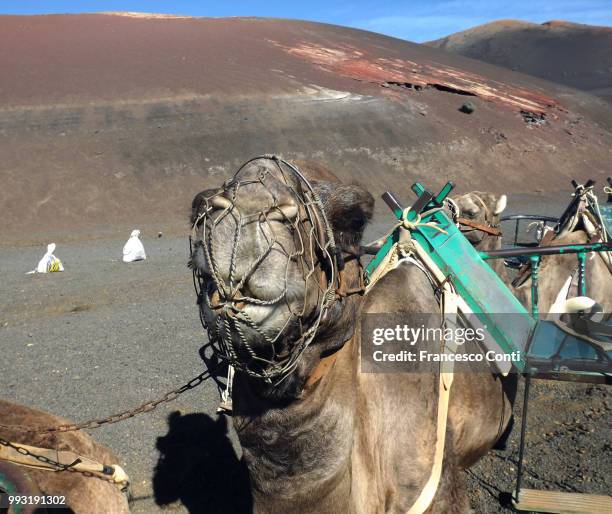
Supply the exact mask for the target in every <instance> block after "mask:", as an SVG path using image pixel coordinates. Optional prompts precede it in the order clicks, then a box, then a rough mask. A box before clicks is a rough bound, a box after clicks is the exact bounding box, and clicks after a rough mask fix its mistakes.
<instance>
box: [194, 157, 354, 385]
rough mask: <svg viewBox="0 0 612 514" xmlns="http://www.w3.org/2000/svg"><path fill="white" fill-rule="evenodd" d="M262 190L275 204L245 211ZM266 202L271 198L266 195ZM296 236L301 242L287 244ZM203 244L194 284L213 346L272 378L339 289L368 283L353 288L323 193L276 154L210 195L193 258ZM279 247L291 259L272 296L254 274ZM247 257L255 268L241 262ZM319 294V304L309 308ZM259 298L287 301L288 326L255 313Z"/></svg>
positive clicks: (288, 364) (305, 341)
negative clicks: (255, 289) (248, 251)
mask: <svg viewBox="0 0 612 514" xmlns="http://www.w3.org/2000/svg"><path fill="white" fill-rule="evenodd" d="M255 161H259V162H258V163H255ZM262 190H263V191H265V193H266V195H267V198H268V205H263V206H262V208H261V210H257V211H255V212H252V211H253V209H252V208H251V209H248V212H242V210H241V209H242V203H241V202H244V201H245V199H247V198H248V197H249V196H250V197H253V196H254V195H255V194H257V195H261V191H262ZM287 198H289V199H290V200H289V201H288V200H287ZM262 203H266V202H265V201H263V199H262ZM239 204H240V206H239ZM246 227H249V229H251V232H250V233H249V234H248V235H247V236H246V237H247V238H248V237H249V236H250V238H251V239H250V241H256V242H257V244H255V243H253V244H251V243H249V244H250V247H249V248H254V247H256V246H258V247H257V248H256V250H257V252H258V255H257V256H256V257H255V258H254V259H250V257H247V258H245V256H244V246H245V245H246V243H245V241H242V237H243V236H244V235H245V232H246V231H245V228H246ZM288 234H290V236H288ZM289 238H292V240H293V243H294V247H293V248H287V246H290V245H287V244H284V242H286V241H287V240H288V239H289ZM228 239H229V240H231V241H232V248H231V251H230V252H229V253H230V255H229V262H228V256H227V250H226V251H225V254H224V252H223V249H221V248H220V247H219V246H218V243H219V242H220V241H227V240H228ZM197 252H201V254H200V256H203V260H204V263H205V268H206V269H205V270H203V269H202V266H197V265H192V269H193V279H194V286H195V290H196V294H197V297H198V304H199V306H200V319H201V321H202V325H203V327H204V329H205V330H206V331H207V333H208V338H209V341H210V344H211V346H212V348H213V350H214V351H215V353H216V354H217V355H218V356H219V357H220V358H221V359H222V360H224V361H226V362H227V363H228V364H229V365H230V366H232V367H234V368H235V369H237V370H240V371H241V372H244V373H246V374H248V375H250V376H252V377H256V378H259V379H262V380H265V381H266V382H268V383H278V382H280V381H281V380H282V379H283V378H285V377H286V376H287V375H288V374H289V373H291V371H293V369H294V368H295V366H296V365H297V362H298V359H299V358H300V356H301V355H302V353H303V352H304V350H306V348H307V347H308V345H309V344H310V343H311V342H312V341H313V339H314V337H315V336H316V334H317V330H318V328H319V326H320V324H321V322H322V321H323V320H324V319H325V317H326V314H327V312H328V310H329V308H330V306H331V305H332V303H333V302H334V301H335V300H336V299H337V298H338V297H344V296H347V295H349V294H355V293H362V292H363V290H364V287H363V285H361V286H360V287H359V288H356V289H353V290H345V288H344V280H343V275H342V269H343V265H344V260H343V258H342V254H341V252H340V251H339V249H338V248H337V246H336V243H335V241H334V234H333V231H332V227H331V225H330V223H329V221H328V219H327V216H326V214H325V210H324V208H323V203H322V201H321V199H320V197H319V195H318V194H317V193H316V192H315V190H314V189H313V186H312V184H311V183H310V182H309V181H308V179H307V178H306V177H305V176H304V175H303V174H302V173H301V172H300V171H299V170H298V168H296V167H295V166H294V165H292V164H290V163H288V162H287V161H285V160H283V159H281V158H280V157H277V156H275V155H264V156H261V157H255V158H254V159H251V160H249V161H247V162H246V163H245V164H243V165H242V166H241V167H240V169H239V170H238V171H237V172H236V174H235V175H234V177H233V178H232V179H231V180H229V181H228V182H226V183H225V184H224V185H223V186H222V187H221V188H220V189H218V190H217V191H215V192H214V193H212V194H210V195H209V196H207V197H205V198H203V201H202V203H201V204H200V206H199V208H198V215H197V217H196V219H195V221H194V223H193V229H192V235H191V257H192V261H191V262H192V264H193V263H194V262H195V261H196V257H197V256H196V253H197ZM273 255H274V256H275V257H276V258H278V257H279V256H280V259H281V260H282V261H284V270H283V273H282V276H283V277H284V279H283V281H284V283H283V284H282V290H281V291H280V293H279V294H277V295H276V297H274V298H271V299H267V300H263V299H261V298H256V297H255V296H254V295H253V294H252V293H251V292H250V289H249V280H251V279H252V277H253V276H254V275H255V274H256V273H258V272H260V273H261V268H263V267H264V265H265V264H266V263H265V262H264V261H266V259H268V258H270V257H271V256H273ZM221 260H223V261H224V262H223V269H222V266H221V263H220V261H221ZM246 262H248V266H247V269H240V270H238V267H239V264H240V265H241V266H242V267H244V265H245V264H246ZM276 262H277V263H278V262H279V261H278V259H277V261H276ZM275 266H278V264H275ZM276 269H277V268H276ZM297 273H299V274H301V285H302V286H303V287H302V290H301V291H300V292H299V293H298V294H296V293H295V291H293V292H292V294H291V295H290V294H289V293H288V282H289V279H291V280H294V281H295V277H296V274H297ZM293 285H294V284H292V286H293ZM313 294H315V295H316V297H317V301H316V306H315V307H314V310H310V311H308V301H309V297H311V296H312V295H313ZM296 297H298V301H296ZM253 306H258V307H264V306H265V307H270V308H280V309H284V310H285V312H286V313H287V316H286V319H285V321H284V323H283V325H282V327H281V328H280V329H275V330H270V329H269V328H266V327H263V326H262V325H263V323H262V322H257V321H256V320H255V319H253V316H252V315H251V314H250V313H249V312H252V310H253V309H252V307H253ZM211 313H214V315H212V316H211Z"/></svg>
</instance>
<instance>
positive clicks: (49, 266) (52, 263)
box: [36, 243, 64, 273]
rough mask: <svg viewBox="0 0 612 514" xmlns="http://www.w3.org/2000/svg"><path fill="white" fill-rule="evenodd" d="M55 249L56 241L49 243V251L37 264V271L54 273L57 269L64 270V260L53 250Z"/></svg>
mask: <svg viewBox="0 0 612 514" xmlns="http://www.w3.org/2000/svg"><path fill="white" fill-rule="evenodd" d="M54 251H55V243H51V244H49V245H47V253H46V254H45V255H43V258H42V259H40V261H39V262H38V266H36V272H37V273H53V272H56V271H64V266H63V265H62V261H60V260H59V259H58V258H57V257H56V256H55V255H53V252H54Z"/></svg>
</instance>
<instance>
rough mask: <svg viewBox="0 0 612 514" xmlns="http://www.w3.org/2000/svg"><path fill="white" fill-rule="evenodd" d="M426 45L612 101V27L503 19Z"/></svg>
mask: <svg viewBox="0 0 612 514" xmlns="http://www.w3.org/2000/svg"><path fill="white" fill-rule="evenodd" d="M426 44H427V45H429V46H432V47H435V48H442V49H444V50H448V51H449V52H453V53H456V54H460V55H464V56H466V57H471V58H472V59H479V60H481V61H485V62H488V63H491V64H495V65H497V66H503V67H504V68H509V69H511V70H516V71H520V72H522V73H527V74H529V75H534V76H536V77H541V78H543V79H546V80H550V81H552V82H557V83H559V84H565V85H567V86H571V87H575V88H577V89H582V90H584V91H589V92H590V93H592V94H595V95H597V96H600V97H601V98H604V99H606V100H608V101H611V102H612V27H595V26H591V25H579V24H577V23H569V22H566V21H549V22H546V23H542V24H541V25H539V24H536V23H527V22H523V21H514V20H501V21H496V22H492V23H487V24H485V25H479V26H478V27H474V28H471V29H469V30H464V31H462V32H457V33H455V34H451V35H450V36H447V37H445V38H442V39H437V40H435V41H431V42H429V43H426Z"/></svg>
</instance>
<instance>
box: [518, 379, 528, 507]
mask: <svg viewBox="0 0 612 514" xmlns="http://www.w3.org/2000/svg"><path fill="white" fill-rule="evenodd" d="M530 384H531V374H530V370H529V369H528V370H527V373H526V374H525V393H524V396H523V417H522V419H521V440H520V442H519V455H518V462H517V466H516V491H515V493H514V494H515V499H514V500H515V502H517V503H518V501H519V493H520V492H521V485H522V483H523V457H524V455H525V436H526V431H527V408H528V406H529V386H530Z"/></svg>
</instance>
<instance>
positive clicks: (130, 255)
mask: <svg viewBox="0 0 612 514" xmlns="http://www.w3.org/2000/svg"><path fill="white" fill-rule="evenodd" d="M139 235H140V230H132V235H131V236H130V238H129V239H128V240H127V243H125V246H124V247H123V262H134V261H142V260H144V259H146V258H147V255H146V254H145V249H144V246H142V243H141V241H140V239H138V236H139Z"/></svg>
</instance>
